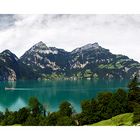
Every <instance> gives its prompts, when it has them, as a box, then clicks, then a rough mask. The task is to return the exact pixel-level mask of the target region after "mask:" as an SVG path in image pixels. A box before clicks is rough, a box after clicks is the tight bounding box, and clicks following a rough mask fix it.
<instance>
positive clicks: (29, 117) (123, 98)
mask: <svg viewBox="0 0 140 140" xmlns="http://www.w3.org/2000/svg"><path fill="white" fill-rule="evenodd" d="M81 109H82V111H81V113H76V112H75V110H74V108H73V107H72V105H71V103H69V102H67V101H64V102H62V103H61V104H60V105H59V110H58V111H57V112H47V109H46V107H45V106H43V105H42V104H41V103H40V102H39V100H38V99H37V98H36V97H31V98H30V99H29V103H28V106H27V107H23V108H21V109H19V110H18V111H14V112H12V111H9V110H8V109H6V110H5V112H0V125H3V126H5V125H14V124H21V125H23V126H81V125H88V124H92V123H96V122H99V121H102V120H106V119H110V118H111V117H113V116H116V115H119V114H123V113H130V112H133V113H134V117H133V123H134V124H135V123H138V122H140V87H139V82H138V76H137V75H135V77H134V78H133V79H132V80H131V82H130V83H129V84H128V91H125V90H123V89H118V90H117V91H116V92H115V93H112V92H103V93H100V94H98V95H97V97H96V98H93V99H90V100H84V101H82V102H81Z"/></svg>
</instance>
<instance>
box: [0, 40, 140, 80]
mask: <svg viewBox="0 0 140 140" xmlns="http://www.w3.org/2000/svg"><path fill="white" fill-rule="evenodd" d="M135 73H140V63H139V62H137V61H134V60H133V59H130V58H128V57H127V56H124V55H115V54H112V53H111V52H110V51H109V50H108V49H105V48H102V47H101V46H100V45H99V44H98V43H93V44H87V45H84V46H82V47H80V48H76V49H75V50H73V51H72V52H67V51H65V50H63V49H58V48H55V47H48V46H47V45H46V44H45V43H43V42H42V41H40V42H38V43H37V44H35V45H34V46H32V47H31V48H30V49H29V50H28V51H26V52H25V53H24V54H23V56H21V58H20V59H18V58H17V57H16V56H15V55H14V54H13V53H11V52H10V51H9V50H5V51H4V52H2V53H0V80H17V79H34V80H37V79H92V78H93V79H97V78H102V79H130V78H132V77H133V76H134V74H135Z"/></svg>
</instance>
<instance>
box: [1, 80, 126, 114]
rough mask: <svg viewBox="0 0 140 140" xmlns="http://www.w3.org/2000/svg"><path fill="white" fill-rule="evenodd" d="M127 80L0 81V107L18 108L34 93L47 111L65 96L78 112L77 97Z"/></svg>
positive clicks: (79, 99)
mask: <svg viewBox="0 0 140 140" xmlns="http://www.w3.org/2000/svg"><path fill="white" fill-rule="evenodd" d="M127 83H128V81H127V80H123V81H107V80H98V81H89V80H80V81H17V82H0V111H4V110H5V108H8V109H10V110H18V109H19V108H21V107H24V106H26V105H27V104H28V100H29V98H30V97H31V96H36V97H37V98H38V99H39V101H40V102H41V103H42V104H43V105H46V106H47V109H48V110H49V111H56V110H57V109H58V106H59V104H60V103H61V102H62V101H65V100H67V101H69V102H71V104H72V105H73V106H74V108H75V110H76V111H77V112H80V110H81V109H80V102H81V100H84V99H90V98H93V97H95V96H96V94H97V93H98V92H101V91H115V90H116V89H117V88H120V87H121V88H124V89H125V88H126V87H127ZM5 88H8V89H7V90H5Z"/></svg>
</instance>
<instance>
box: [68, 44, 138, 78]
mask: <svg viewBox="0 0 140 140" xmlns="http://www.w3.org/2000/svg"><path fill="white" fill-rule="evenodd" d="M70 69H71V73H75V74H77V72H79V73H80V74H81V75H82V77H84V78H104V79H106V78H107V79H108V78H109V79H112V78H115V79H125V78H128V79H129V78H131V77H132V76H133V75H134V73H136V72H139V70H140V64H139V63H138V62H137V61H134V60H133V59H129V58H128V57H127V56H124V55H115V54H112V53H111V52H110V51H109V50H108V49H105V48H102V47H101V46H99V44H98V43H94V44H87V45H85V46H83V47H81V48H77V49H75V50H73V51H72V52H71V68H70Z"/></svg>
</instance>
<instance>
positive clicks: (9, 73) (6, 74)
mask: <svg viewBox="0 0 140 140" xmlns="http://www.w3.org/2000/svg"><path fill="white" fill-rule="evenodd" d="M3 70H4V71H3V72H2V73H1V75H0V81H16V80H17V76H16V73H15V71H14V70H12V69H10V68H5V69H3Z"/></svg>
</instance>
